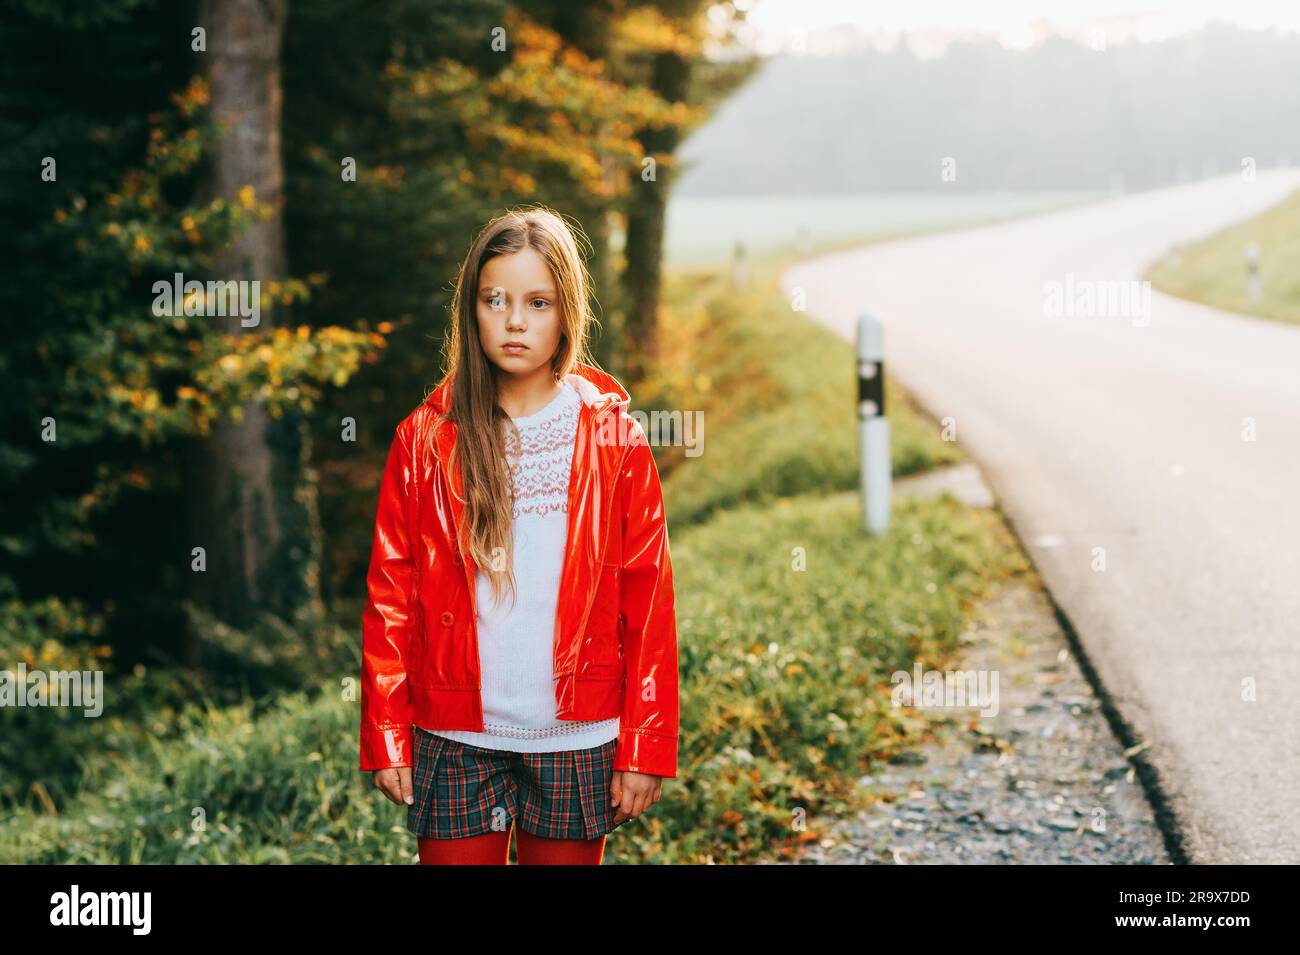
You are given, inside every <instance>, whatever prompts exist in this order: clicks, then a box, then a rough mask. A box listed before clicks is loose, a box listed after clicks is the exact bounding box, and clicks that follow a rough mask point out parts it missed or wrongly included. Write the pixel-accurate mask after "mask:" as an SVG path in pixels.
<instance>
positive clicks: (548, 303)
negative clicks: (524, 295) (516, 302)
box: [533, 298, 551, 308]
mask: <svg viewBox="0 0 1300 955" xmlns="http://www.w3.org/2000/svg"><path fill="white" fill-rule="evenodd" d="M533 301H534V302H541V303H542V304H541V305H540V306H539V307H540V308H546V307H547V306H548V305H550V304H551V303H550V302H548V301H546V299H544V298H535V299H533Z"/></svg>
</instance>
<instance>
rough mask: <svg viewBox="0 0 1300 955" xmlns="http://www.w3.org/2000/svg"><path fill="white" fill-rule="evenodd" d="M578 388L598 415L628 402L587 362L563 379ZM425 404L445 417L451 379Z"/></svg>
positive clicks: (614, 382) (622, 392)
mask: <svg viewBox="0 0 1300 955" xmlns="http://www.w3.org/2000/svg"><path fill="white" fill-rule="evenodd" d="M565 377H566V378H567V379H568V380H569V381H570V382H572V383H573V385H574V386H575V387H576V388H577V389H578V394H579V395H580V396H581V397H582V403H583V404H584V405H586V406H587V407H589V408H591V409H592V411H593V413H599V412H601V411H605V410H606V409H608V408H610V407H613V406H614V405H626V404H627V403H628V401H629V400H630V398H629V396H628V393H627V390H626V389H624V387H623V386H622V385H620V384H619V383H618V381H617V380H616V379H615V378H614V376H613V375H610V374H607V373H606V372H603V371H601V370H600V369H599V368H597V367H595V366H594V365H588V364H587V363H586V362H581V361H580V362H577V363H575V364H574V366H573V371H571V372H570V373H569V374H568V375H566V376H565ZM424 403H425V404H427V405H429V406H430V407H432V408H433V410H434V411H436V412H438V413H439V414H446V413H447V412H448V411H449V410H450V408H451V376H450V375H448V376H446V377H444V378H443V380H442V381H441V382H440V383H439V384H438V386H437V387H436V388H434V389H433V391H432V392H431V393H430V395H429V397H427V398H425V399H424Z"/></svg>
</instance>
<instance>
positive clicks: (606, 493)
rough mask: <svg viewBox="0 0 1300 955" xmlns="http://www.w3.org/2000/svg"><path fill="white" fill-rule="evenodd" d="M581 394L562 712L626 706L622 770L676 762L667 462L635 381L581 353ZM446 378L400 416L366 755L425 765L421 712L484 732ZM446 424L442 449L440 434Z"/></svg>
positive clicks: (447, 725)
mask: <svg viewBox="0 0 1300 955" xmlns="http://www.w3.org/2000/svg"><path fill="white" fill-rule="evenodd" d="M575 373H576V375H577V378H576V379H575V382H574V383H575V384H576V385H577V386H578V389H579V392H580V394H581V396H582V407H581V409H580V411H579V414H578V431H577V436H576V439H575V443H574V451H573V466H572V471H571V477H570V482H569V497H568V502H569V526H568V537H567V542H566V544H565V549H564V564H563V569H562V571H561V576H560V593H559V598H558V600H557V603H556V612H555V652H554V676H555V678H556V683H555V705H556V716H557V717H558V718H559V719H568V720H599V719H609V718H611V717H614V716H617V717H619V734H618V742H617V745H616V748H615V751H614V769H616V770H632V771H634V772H639V773H652V774H654V775H656V776H676V775H677V735H678V723H677V621H676V613H675V608H674V599H673V574H672V565H671V562H670V560H669V554H668V530H667V524H666V521H665V514H664V504H663V495H662V491H661V487H660V483H659V472H658V469H657V467H656V466H655V461H654V457H653V456H652V455H651V452H650V446H649V444H648V442H647V440H646V436H645V431H644V430H643V429H642V427H641V425H640V423H639V422H638V421H637V420H636V419H635V418H633V417H631V416H630V415H628V414H627V406H628V393H627V392H626V391H625V390H624V389H623V387H622V385H620V384H619V383H618V382H617V381H615V380H614V378H613V377H611V376H610V375H608V374H606V373H605V372H603V371H601V370H599V369H597V368H594V367H592V366H591V365H587V364H585V363H579V364H578V366H577V367H576V369H575ZM450 399H451V393H450V383H449V381H447V380H444V381H443V382H442V383H441V384H439V386H438V387H437V388H436V389H435V390H434V391H433V393H432V394H431V395H429V397H428V398H427V399H425V401H424V402H423V403H422V404H421V405H420V407H418V408H417V409H416V410H415V411H413V412H412V413H411V414H410V415H408V416H407V417H406V418H405V419H404V420H403V421H402V422H401V424H399V425H398V426H397V431H396V434H395V435H394V438H393V443H392V447H391V449H390V450H389V453H388V460H387V463H386V465H385V467H384V476H383V481H382V483H381V485H380V489H379V506H378V509H377V513H376V515H375V533H374V544H373V547H372V550H371V555H370V568H369V572H368V575H367V590H368V599H367V603H366V608H365V612H364V614H363V616H362V644H363V646H362V668H361V768H362V769H363V770H372V769H385V768H388V767H393V766H410V765H411V724H412V723H415V724H418V725H420V726H423V727H426V728H428V729H460V730H476V731H480V732H481V731H483V728H484V727H483V703H482V699H481V696H480V693H479V690H480V675H479V655H478V633H477V628H476V608H475V578H476V575H477V569H476V567H475V565H474V563H473V561H472V559H471V558H470V557H468V556H462V554H461V553H460V552H459V550H458V548H457V547H456V545H455V540H456V534H455V528H456V527H457V526H459V522H460V520H461V513H462V510H463V507H464V489H463V484H462V481H461V474H460V471H459V469H456V470H455V471H454V473H453V471H452V469H451V468H450V467H449V466H448V464H447V462H448V461H449V460H450V459H449V457H448V454H449V452H450V451H451V448H452V446H453V444H454V442H455V437H456V434H455V433H456V425H455V423H453V422H452V421H450V420H447V419H445V418H442V417H441V414H442V413H444V412H445V411H446V410H447V407H448V404H449V402H450ZM430 429H432V430H433V432H434V436H435V439H434V444H433V449H432V450H430V447H429V440H428V438H429V432H430Z"/></svg>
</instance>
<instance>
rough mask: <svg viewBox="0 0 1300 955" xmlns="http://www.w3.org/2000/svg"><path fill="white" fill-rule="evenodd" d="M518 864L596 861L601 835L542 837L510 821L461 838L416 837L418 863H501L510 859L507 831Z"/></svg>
mask: <svg viewBox="0 0 1300 955" xmlns="http://www.w3.org/2000/svg"><path fill="white" fill-rule="evenodd" d="M512 830H513V831H514V832H515V857H516V859H517V861H518V863H519V864H520V865H600V860H601V857H602V856H603V855H604V852H605V837H604V836H600V837H599V838H596V839H545V838H543V837H541V836H534V835H532V834H531V833H527V832H524V831H523V830H522V829H519V828H517V827H516V826H515V825H514V822H513V820H512V821H511V824H510V825H509V826H507V827H506V828H505V829H502V830H499V831H496V832H485V833H483V834H482V835H480V836H469V837H468V838H465V839H424V838H417V840H416V841H417V843H418V844H419V849H420V863H421V865H505V864H506V863H507V862H509V860H510V833H511V831H512Z"/></svg>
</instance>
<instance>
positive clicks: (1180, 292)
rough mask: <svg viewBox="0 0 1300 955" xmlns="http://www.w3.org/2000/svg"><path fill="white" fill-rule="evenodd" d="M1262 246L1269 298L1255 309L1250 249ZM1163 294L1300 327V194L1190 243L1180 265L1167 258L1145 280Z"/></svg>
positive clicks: (1261, 259)
mask: <svg viewBox="0 0 1300 955" xmlns="http://www.w3.org/2000/svg"><path fill="white" fill-rule="evenodd" d="M1251 242H1254V243H1256V244H1257V245H1258V246H1259V271H1260V276H1261V277H1262V279H1263V294H1262V295H1261V297H1260V301H1259V302H1258V304H1252V303H1251V301H1250V297H1249V290H1248V287H1247V284H1246V247H1247V246H1248V245H1249V244H1250V243H1251ZM1145 278H1146V279H1147V280H1148V281H1150V282H1151V284H1152V285H1153V286H1154V287H1155V288H1157V289H1159V290H1160V291H1162V292H1166V293H1168V294H1169V295H1176V296H1178V297H1179V298H1185V299H1190V300H1191V301H1193V302H1200V303H1202V304H1204V305H1211V306H1213V307H1215V308H1221V309H1225V310H1227V311H1230V312H1240V313H1241V314H1244V315H1256V316H1258V317H1260V318H1271V319H1276V320H1278V321H1283V322H1300V190H1298V191H1296V192H1293V193H1292V194H1291V195H1289V196H1287V198H1286V199H1284V200H1283V201H1282V202H1280V203H1278V204H1277V205H1276V206H1274V207H1272V208H1271V209H1268V210H1266V211H1265V212H1262V213H1260V214H1259V215H1257V216H1255V217H1254V218H1253V219H1247V220H1246V221H1245V222H1240V223H1238V224H1237V225H1234V226H1229V227H1228V228H1227V229H1224V230H1223V231H1222V232H1217V233H1215V234H1214V235H1212V236H1209V237H1208V238H1205V239H1202V240H1201V241H1199V242H1196V243H1191V244H1188V245H1186V246H1184V247H1182V248H1181V249H1179V253H1178V262H1177V264H1174V263H1172V262H1170V261H1169V260H1168V259H1167V258H1164V259H1161V260H1159V261H1157V262H1156V263H1154V264H1153V265H1152V266H1151V267H1150V268H1149V269H1148V270H1147V273H1146V275H1145Z"/></svg>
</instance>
